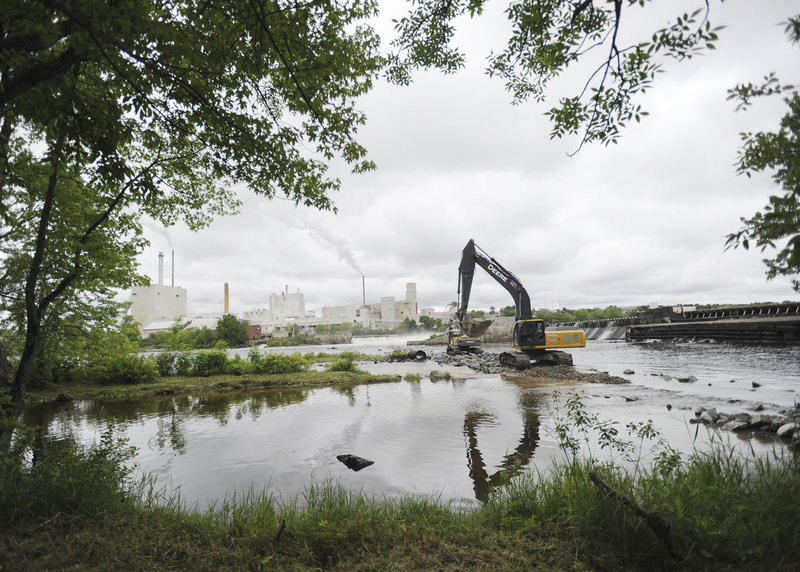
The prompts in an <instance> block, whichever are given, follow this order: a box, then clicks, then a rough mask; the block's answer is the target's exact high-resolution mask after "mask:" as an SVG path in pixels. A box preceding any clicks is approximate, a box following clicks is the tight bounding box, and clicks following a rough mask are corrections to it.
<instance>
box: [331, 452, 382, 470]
mask: <svg viewBox="0 0 800 572" xmlns="http://www.w3.org/2000/svg"><path fill="white" fill-rule="evenodd" d="M336 458H337V459H338V460H339V461H341V462H342V463H344V464H345V466H346V467H347V468H348V469H351V470H353V471H356V472H358V471H360V470H361V469H365V468H367V467H369V466H370V465H374V464H375V461H370V460H369V459H364V458H363V457H358V456H356V455H351V454H349V453H348V454H345V455H336Z"/></svg>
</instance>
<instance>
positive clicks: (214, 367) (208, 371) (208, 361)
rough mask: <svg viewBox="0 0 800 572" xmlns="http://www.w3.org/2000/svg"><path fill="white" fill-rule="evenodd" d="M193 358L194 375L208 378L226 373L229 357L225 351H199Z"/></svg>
mask: <svg viewBox="0 0 800 572" xmlns="http://www.w3.org/2000/svg"><path fill="white" fill-rule="evenodd" d="M192 358H193V359H192V369H191V373H192V375H199V376H201V377H208V376H209V375H215V374H219V373H225V371H226V369H227V366H228V356H227V354H226V353H225V352H224V351H223V350H203V351H199V352H197V353H196V354H194V356H192Z"/></svg>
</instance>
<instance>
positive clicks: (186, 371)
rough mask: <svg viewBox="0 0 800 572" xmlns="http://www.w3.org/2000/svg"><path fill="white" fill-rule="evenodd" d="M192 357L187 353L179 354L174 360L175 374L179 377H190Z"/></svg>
mask: <svg viewBox="0 0 800 572" xmlns="http://www.w3.org/2000/svg"><path fill="white" fill-rule="evenodd" d="M192 366H193V363H192V356H191V354H188V353H180V354H178V357H177V358H175V373H176V374H178V375H180V376H187V375H192Z"/></svg>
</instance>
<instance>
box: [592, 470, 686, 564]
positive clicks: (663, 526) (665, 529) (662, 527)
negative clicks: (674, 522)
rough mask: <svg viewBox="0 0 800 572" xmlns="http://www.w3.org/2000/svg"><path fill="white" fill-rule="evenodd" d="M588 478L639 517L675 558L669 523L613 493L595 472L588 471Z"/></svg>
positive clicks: (621, 494)
mask: <svg viewBox="0 0 800 572" xmlns="http://www.w3.org/2000/svg"><path fill="white" fill-rule="evenodd" d="M589 478H590V479H591V480H592V482H593V483H594V484H595V486H596V487H597V488H598V489H600V491H601V492H602V493H603V494H605V495H606V496H609V497H611V498H612V499H614V500H616V501H619V502H620V503H622V504H623V505H625V506H626V507H628V508H629V509H631V510H632V511H633V512H635V513H636V514H637V515H639V516H640V517H641V518H642V519H643V520H644V521H645V522H646V523H647V525H648V526H649V527H650V529H651V530H652V531H653V533H654V534H655V535H656V537H658V539H659V540H660V541H661V542H662V543H663V544H664V546H665V547H666V549H667V553H668V554H669V555H670V556H671V557H673V558H675V557H676V554H675V550H674V548H673V547H672V541H671V540H670V536H669V531H670V529H671V528H672V526H671V525H670V523H669V522H667V521H666V520H665V519H664V518H663V517H662V516H661V515H660V514H657V513H654V512H649V511H646V510H644V509H643V508H642V507H640V506H639V505H638V504H636V502H635V501H634V500H633V499H632V498H630V497H629V496H628V495H626V494H624V493H621V492H619V491H615V490H614V489H613V488H611V486H610V485H608V483H606V482H605V481H604V480H603V479H602V478H600V475H599V474H597V472H596V471H590V472H589Z"/></svg>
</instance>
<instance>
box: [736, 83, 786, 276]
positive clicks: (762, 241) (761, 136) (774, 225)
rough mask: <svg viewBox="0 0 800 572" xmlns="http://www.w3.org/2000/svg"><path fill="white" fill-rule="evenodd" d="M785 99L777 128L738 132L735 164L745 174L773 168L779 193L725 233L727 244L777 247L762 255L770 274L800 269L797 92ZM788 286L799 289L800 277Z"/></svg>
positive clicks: (765, 248) (765, 247)
mask: <svg viewBox="0 0 800 572" xmlns="http://www.w3.org/2000/svg"><path fill="white" fill-rule="evenodd" d="M786 87H791V86H784V89H785V88H786ZM740 89H742V88H740ZM776 93H777V92H776ZM740 97H742V99H743V100H746V98H745V96H744V95H740ZM785 102H786V105H787V106H788V107H789V111H788V112H787V113H786V115H784V117H783V119H781V122H780V130H779V131H778V132H777V133H769V132H760V133H755V134H753V133H744V134H742V140H743V146H742V149H741V151H740V154H739V164H738V170H739V172H740V173H745V174H747V175H748V176H750V174H751V173H754V172H761V171H771V172H772V173H773V175H772V179H773V181H775V183H776V184H777V185H779V186H780V187H781V188H782V189H783V194H781V195H772V196H770V198H769V204H768V205H767V206H765V207H764V208H763V210H762V211H758V212H756V213H755V214H754V215H753V216H752V217H749V218H744V217H743V218H742V219H741V221H742V223H743V224H744V226H743V227H742V228H741V229H740V230H739V231H738V232H735V233H732V234H730V235H728V240H727V242H726V248H731V247H733V248H738V247H739V246H742V247H743V248H744V249H749V248H750V244H751V242H752V243H754V245H755V246H756V247H758V248H760V249H761V252H765V251H766V250H767V249H770V250H776V251H777V254H775V255H774V256H772V257H767V258H765V259H764V264H765V265H766V266H767V279H768V280H771V279H773V278H775V277H777V276H794V275H797V274H800V93H798V92H794V93H793V94H792V95H791V96H790V97H787V98H786V99H785ZM792 286H793V288H794V290H795V291H796V292H800V280H798V279H797V278H792Z"/></svg>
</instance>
